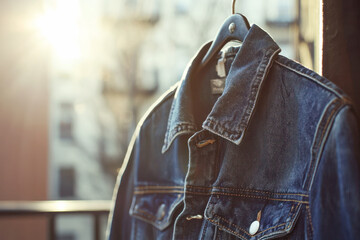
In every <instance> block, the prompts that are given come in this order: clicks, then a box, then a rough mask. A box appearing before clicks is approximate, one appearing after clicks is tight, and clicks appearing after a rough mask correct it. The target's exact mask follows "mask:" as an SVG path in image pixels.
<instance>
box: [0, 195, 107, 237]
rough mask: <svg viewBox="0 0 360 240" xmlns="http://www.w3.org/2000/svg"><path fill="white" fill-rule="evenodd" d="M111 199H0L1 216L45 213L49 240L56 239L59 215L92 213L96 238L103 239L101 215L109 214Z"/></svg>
mask: <svg viewBox="0 0 360 240" xmlns="http://www.w3.org/2000/svg"><path fill="white" fill-rule="evenodd" d="M110 207H111V201H0V217H7V216H29V215H30V216H35V215H43V216H47V217H48V218H49V230H48V235H49V240H55V239H56V228H55V222H56V217H57V216H59V215H74V214H80V215H81V214H82V215H84V214H85V215H90V216H92V217H93V219H94V226H93V231H94V239H95V240H100V239H101V234H102V233H101V231H100V217H101V216H103V215H108V214H109V211H110Z"/></svg>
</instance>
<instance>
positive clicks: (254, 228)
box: [249, 220, 260, 235]
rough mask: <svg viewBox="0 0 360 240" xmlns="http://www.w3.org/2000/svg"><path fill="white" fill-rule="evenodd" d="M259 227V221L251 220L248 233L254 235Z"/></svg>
mask: <svg viewBox="0 0 360 240" xmlns="http://www.w3.org/2000/svg"><path fill="white" fill-rule="evenodd" d="M259 227H260V222H259V221H257V220H256V221H253V222H252V223H251V225H250V228H249V233H250V234H251V235H254V234H255V233H256V232H257V231H258V230H259Z"/></svg>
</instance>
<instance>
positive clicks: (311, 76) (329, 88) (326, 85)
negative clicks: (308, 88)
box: [274, 55, 351, 105]
mask: <svg viewBox="0 0 360 240" xmlns="http://www.w3.org/2000/svg"><path fill="white" fill-rule="evenodd" d="M274 63H275V64H276V65H278V66H279V67H280V68H282V69H284V70H288V71H291V72H293V73H294V74H296V75H298V76H299V77H301V78H303V79H306V80H308V81H312V82H313V83H315V84H316V85H317V86H318V87H320V88H322V89H324V90H325V91H326V92H327V93H328V94H331V95H333V97H335V98H339V99H340V100H342V101H343V102H344V103H346V104H350V105H351V100H350V99H349V97H348V96H347V95H346V94H345V93H344V92H343V90H341V89H340V88H339V87H338V86H336V85H335V84H334V83H333V82H331V81H329V80H328V79H327V78H325V77H323V76H320V75H319V74H318V73H316V72H314V71H313V70H310V69H308V68H306V67H304V66H303V65H301V64H300V63H298V62H295V61H294V60H291V59H288V58H287V57H284V56H281V55H279V56H278V57H277V58H276V59H275V61H274Z"/></svg>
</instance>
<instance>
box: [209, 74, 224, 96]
mask: <svg viewBox="0 0 360 240" xmlns="http://www.w3.org/2000/svg"><path fill="white" fill-rule="evenodd" d="M210 87H211V93H212V94H222V93H223V92H224V88H225V78H216V79H210Z"/></svg>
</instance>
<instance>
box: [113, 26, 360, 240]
mask: <svg viewBox="0 0 360 240" xmlns="http://www.w3.org/2000/svg"><path fill="white" fill-rule="evenodd" d="M209 46H210V44H206V45H204V47H202V49H201V50H200V51H199V52H198V54H197V56H196V57H195V58H194V59H193V60H192V61H191V63H190V65H189V67H188V68H187V70H186V71H185V74H184V77H183V79H182V80H181V81H180V82H179V84H177V85H176V86H174V88H172V89H170V91H169V92H167V93H166V94H165V95H164V96H163V97H162V98H161V99H160V100H159V101H158V102H157V103H156V104H155V105H154V106H153V107H152V108H151V109H150V110H149V111H148V113H147V114H146V116H145V117H144V118H143V120H142V121H141V123H140V124H139V126H138V128H137V130H136V133H135V134H134V137H133V140H132V142H131V144H130V146H129V150H128V153H127V156H126V159H125V161H124V165H123V167H122V168H121V171H120V173H119V177H118V182H117V185H116V187H115V194H114V208H113V210H112V212H111V214H110V218H109V226H108V239H110V240H120V239H214V240H215V239H243V240H245V239H360V175H359V172H360V167H359V163H360V162H359V159H360V154H359V150H360V148H359V128H358V125H357V118H356V115H355V113H354V109H353V106H352V104H351V102H350V101H349V99H348V98H347V97H346V95H344V94H343V92H342V91H341V90H340V89H339V88H337V87H336V86H335V85H334V84H333V83H331V82H329V81H328V80H327V79H325V78H323V77H321V76H319V75H318V74H316V73H314V72H313V71H311V70H309V69H307V68H305V67H303V66H302V65H300V64H298V63H296V62H294V61H292V60H289V59H287V58H285V57H283V56H280V55H279V52H280V48H279V47H278V45H277V44H276V43H275V42H274V41H273V39H272V38H271V37H270V36H269V35H268V34H267V33H265V32H264V31H263V30H262V29H260V28H259V27H258V26H256V25H253V26H252V27H251V29H250V31H249V33H248V35H247V37H246V39H245V40H244V43H243V45H242V47H241V48H240V50H238V49H232V52H231V51H230V52H229V54H228V56H227V58H226V70H227V73H228V74H227V78H226V83H225V89H224V92H223V93H222V94H221V95H214V94H211V93H210V85H209V79H211V78H214V77H216V72H215V64H216V59H215V60H213V62H212V63H210V64H209V66H208V67H206V69H199V62H200V61H201V59H202V57H203V56H204V55H205V53H206V51H207V49H208V48H209ZM256 220H258V221H259V223H260V225H259V228H258V229H256V232H255V233H250V232H249V229H250V225H251V224H252V223H253V222H254V221H256Z"/></svg>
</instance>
